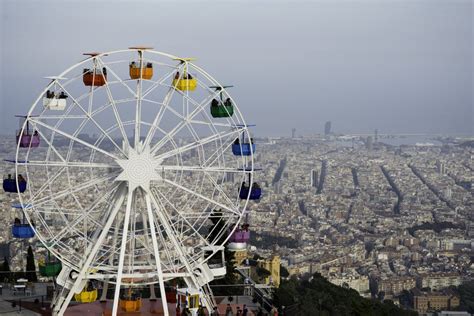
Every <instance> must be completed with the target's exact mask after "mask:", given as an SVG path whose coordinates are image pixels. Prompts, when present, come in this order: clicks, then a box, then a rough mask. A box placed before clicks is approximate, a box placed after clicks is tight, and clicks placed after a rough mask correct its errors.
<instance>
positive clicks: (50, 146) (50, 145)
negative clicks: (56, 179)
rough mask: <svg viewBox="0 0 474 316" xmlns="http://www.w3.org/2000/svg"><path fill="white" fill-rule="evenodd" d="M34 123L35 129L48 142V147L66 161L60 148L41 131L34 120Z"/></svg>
mask: <svg viewBox="0 0 474 316" xmlns="http://www.w3.org/2000/svg"><path fill="white" fill-rule="evenodd" d="M33 125H34V128H35V130H36V131H37V132H38V134H39V136H40V137H41V138H42V139H43V140H44V141H45V142H46V144H47V145H48V146H49V147H48V148H49V149H50V150H52V151H53V152H54V153H55V154H56V155H57V156H58V158H59V159H61V160H62V161H66V160H65V159H64V157H63V156H62V155H61V154H60V153H59V150H58V149H57V148H56V147H55V146H54V145H53V144H52V143H51V142H50V141H49V140H48V138H47V137H46V136H45V135H44V134H43V133H42V132H41V130H40V129H39V128H36V122H34V121H33Z"/></svg>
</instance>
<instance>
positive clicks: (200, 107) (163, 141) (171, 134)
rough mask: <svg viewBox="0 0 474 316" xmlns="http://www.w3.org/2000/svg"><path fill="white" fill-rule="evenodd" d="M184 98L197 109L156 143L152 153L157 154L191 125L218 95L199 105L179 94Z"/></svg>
mask: <svg viewBox="0 0 474 316" xmlns="http://www.w3.org/2000/svg"><path fill="white" fill-rule="evenodd" d="M179 93H180V94H181V95H182V96H183V97H184V98H186V99H187V100H188V101H189V102H191V103H193V104H195V105H196V108H195V109H194V110H193V111H192V112H191V113H190V114H189V115H188V116H186V117H185V118H184V119H183V120H182V121H181V122H179V123H178V124H177V125H176V126H175V127H174V128H173V129H172V130H171V131H170V132H169V133H168V134H167V135H166V137H164V138H163V139H161V140H160V141H159V142H158V143H156V144H155V145H154V146H153V147H152V150H151V152H152V153H155V152H156V151H158V150H159V149H160V148H161V147H163V146H164V145H166V143H167V142H168V141H169V140H170V139H172V138H173V137H174V135H176V134H177V133H178V132H179V131H180V130H181V129H183V128H184V127H185V126H186V125H188V124H189V120H192V119H193V118H194V117H195V116H196V115H198V114H199V113H200V112H201V111H202V110H203V109H204V106H205V105H206V104H208V103H209V102H210V100H212V99H214V98H215V97H216V96H217V95H218V93H214V94H211V95H210V96H208V97H207V98H205V99H204V100H203V101H202V102H201V103H197V102H196V101H194V100H193V99H191V98H189V97H188V96H187V95H186V94H184V93H182V92H179Z"/></svg>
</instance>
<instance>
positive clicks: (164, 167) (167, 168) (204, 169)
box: [158, 165, 249, 173]
mask: <svg viewBox="0 0 474 316" xmlns="http://www.w3.org/2000/svg"><path fill="white" fill-rule="evenodd" d="M160 168H161V170H163V171H192V172H195V171H196V172H232V173H249V171H246V170H244V169H234V168H225V167H207V166H199V167H195V166H171V165H161V166H160V167H159V168H158V171H159V170H160Z"/></svg>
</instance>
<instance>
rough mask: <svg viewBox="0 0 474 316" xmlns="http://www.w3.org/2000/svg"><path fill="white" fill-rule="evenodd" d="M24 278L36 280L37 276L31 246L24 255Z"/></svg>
mask: <svg viewBox="0 0 474 316" xmlns="http://www.w3.org/2000/svg"><path fill="white" fill-rule="evenodd" d="M25 276H26V278H27V279H28V281H31V282H37V281H38V276H37V275H36V266H35V257H34V255H33V249H32V248H31V246H29V247H28V254H27V255H26V274H25Z"/></svg>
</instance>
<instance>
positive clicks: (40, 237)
mask: <svg viewBox="0 0 474 316" xmlns="http://www.w3.org/2000/svg"><path fill="white" fill-rule="evenodd" d="M130 51H133V50H131V49H126V50H117V51H111V52H106V53H101V54H99V55H97V56H94V57H93V58H101V57H104V56H105V55H111V54H115V53H122V52H130ZM147 53H157V54H158V55H162V56H166V57H169V58H173V59H174V58H176V57H177V56H174V55H171V54H166V53H162V52H156V51H149V50H147ZM91 58H92V57H90V58H87V59H85V60H83V61H80V62H78V63H76V64H74V65H73V66H71V67H69V68H68V69H66V70H65V71H63V72H62V73H61V74H60V75H59V76H58V77H64V75H65V74H67V73H68V72H70V71H71V70H73V69H75V68H78V67H80V66H81V65H84V64H86V63H87V62H88V61H90V59H91ZM189 64H190V65H192V66H193V67H196V68H197V69H199V71H200V73H201V74H205V76H206V77H207V78H208V79H209V81H211V82H215V83H216V84H218V85H219V86H221V85H220V84H219V83H218V82H217V80H215V79H214V78H213V77H211V76H210V75H209V74H207V73H206V72H205V71H204V70H202V69H201V68H200V67H198V66H196V65H194V63H191V62H190V63H189ZM140 81H142V80H140ZM57 82H59V81H58V79H56V80H53V81H52V82H51V83H50V84H48V85H47V87H46V88H45V89H44V91H43V92H42V93H41V94H40V95H39V97H38V98H37V99H36V101H35V102H34V103H33V105H32V107H31V108H30V110H29V111H28V114H27V119H28V118H30V117H32V113H33V112H34V110H35V108H36V106H38V104H39V103H40V100H41V99H42V96H43V95H44V94H45V93H46V91H47V90H48V89H49V88H50V87H51V86H53V85H54V84H55V83H57ZM121 83H123V80H121ZM107 85H108V83H107V84H106V86H107ZM221 87H222V86H221ZM223 90H225V89H224V88H223ZM229 98H231V100H232V101H233V103H234V105H235V110H236V111H237V113H238V115H239V118H240V119H241V120H242V122H243V125H244V126H245V127H244V128H243V129H244V132H243V133H246V134H247V135H250V134H249V131H248V128H247V125H246V124H245V121H244V117H243V115H242V114H241V112H240V109H239V108H238V106H237V105H236V103H235V102H234V100H233V99H232V97H231V96H230V95H229ZM202 107H204V105H203V106H202ZM26 122H27V121H25V124H26ZM211 122H212V120H211ZM24 129H25V125H23V127H22V129H21V132H20V136H21V135H23V133H24ZM238 135H240V133H239V134H238ZM68 138H69V137H68ZM42 139H47V138H46V137H43V138H42ZM220 140H222V139H220ZM48 147H49V146H48ZM30 149H31V148H28V154H29V151H30ZM250 150H251V152H252V155H251V156H250V158H249V159H250V161H251V162H250V166H251V171H249V173H250V174H252V173H253V171H254V161H253V148H252V147H251V149H250ZM19 153H20V146H19V144H18V145H17V148H16V160H15V161H16V162H15V171H16V173H17V174H18V173H19V170H18V168H19V166H20V164H18V162H17V158H18V156H19ZM93 153H94V154H95V151H94V152H93ZM68 155H69V152H68ZM67 163H70V161H69V160H68V159H67V160H66V164H67ZM66 169H68V168H66ZM20 201H21V203H23V199H22V197H21V195H20ZM248 202H249V199H248V198H247V199H246V200H245V202H244V206H243V208H242V209H243V210H245V209H247V207H248V205H247V204H248ZM26 218H27V220H28V222H30V220H29V215H27V216H26ZM242 219H243V212H242V214H241V215H240V216H239V218H238V221H237V223H236V225H235V226H234V227H233V229H232V231H231V233H230V234H228V235H227V238H226V241H225V242H227V240H228V239H229V238H230V237H231V234H232V232H233V231H234V230H235V229H236V228H237V227H238V225H240V222H241V220H242ZM30 224H31V222H30ZM37 237H38V238H39V239H40V241H41V242H42V243H43V244H45V243H46V240H42V237H43V236H42V235H41V234H37ZM48 249H49V250H50V251H51V249H50V248H49V247H48ZM52 252H53V251H52ZM58 258H59V259H60V260H61V261H63V260H62V259H63V256H61V255H59V256H58ZM64 263H65V264H66V262H64ZM66 265H67V264H66Z"/></svg>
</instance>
